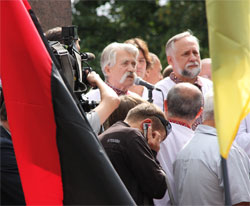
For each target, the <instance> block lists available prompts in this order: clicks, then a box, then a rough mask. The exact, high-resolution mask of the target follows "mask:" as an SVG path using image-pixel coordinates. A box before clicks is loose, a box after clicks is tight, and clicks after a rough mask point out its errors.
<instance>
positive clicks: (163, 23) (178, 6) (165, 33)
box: [73, 0, 208, 75]
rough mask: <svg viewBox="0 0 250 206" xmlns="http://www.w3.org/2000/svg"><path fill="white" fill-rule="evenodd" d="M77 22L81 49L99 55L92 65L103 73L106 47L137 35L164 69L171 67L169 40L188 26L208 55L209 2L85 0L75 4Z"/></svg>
mask: <svg viewBox="0 0 250 206" xmlns="http://www.w3.org/2000/svg"><path fill="white" fill-rule="evenodd" d="M100 14H104V15H100ZM73 24H74V25H77V26H78V33H79V36H80V38H81V50H82V51H89V52H92V53H94V54H95V55H96V56H97V58H96V60H95V61H94V62H90V65H91V66H92V67H93V69H94V70H95V71H97V72H98V73H99V74H101V75H102V73H101V69H100V66H99V65H100V63H99V62H100V60H99V58H100V55H101V52H102V50H103V49H104V47H105V46H107V45H108V44H109V43H111V42H113V41H117V42H124V41H125V40H127V39H129V38H134V37H141V38H142V39H144V40H145V41H146V42H147V43H148V47H149V50H150V51H151V52H154V53H156V54H157V55H158V56H159V57H160V59H161V63H162V66H163V68H164V67H165V66H167V61H166V55H165V44H166V42H167V41H168V39H169V38H170V37H172V36H173V35H175V34H177V33H180V32H183V31H185V30H187V29H190V30H192V31H193V33H194V35H195V36H197V37H198V39H199V40H200V47H201V56H202V58H204V57H208V34H207V20H206V12H205V1H180V0H177V1H176V0H170V1H168V2H167V4H166V5H164V6H160V5H159V0H143V1H142V0H137V1H133V0H127V1H124V0H123V1H121V0H119V1H117V0H116V1H115V0H110V1H108V0H99V1H93V0H91V1H86V0H81V1H79V2H78V3H76V5H75V12H74V13H73Z"/></svg>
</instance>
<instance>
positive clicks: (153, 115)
mask: <svg viewBox="0 0 250 206" xmlns="http://www.w3.org/2000/svg"><path fill="white" fill-rule="evenodd" d="M159 117H160V118H161V119H165V114H164V112H163V111H162V110H161V109H160V108H159V107H158V106H156V105H154V104H152V103H149V102H145V103H142V104H139V105H137V106H136V107H134V108H133V109H131V110H130V111H129V112H128V114H127V116H126V120H128V121H130V122H138V121H141V120H144V119H146V118H149V119H151V120H152V129H153V130H166V129H165V126H166V125H163V124H162V122H161V120H160V118H159ZM165 120H166V119H165ZM166 134H167V133H166Z"/></svg>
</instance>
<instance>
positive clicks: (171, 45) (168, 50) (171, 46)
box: [166, 30, 200, 56]
mask: <svg viewBox="0 0 250 206" xmlns="http://www.w3.org/2000/svg"><path fill="white" fill-rule="evenodd" d="M184 37H193V38H194V40H195V41H196V43H197V45H198V48H199V50H200V46H199V40H198V39H197V37H195V36H194V35H193V34H192V32H191V31H190V30H188V31H185V32H182V33H180V34H176V35H175V36H173V37H172V38H171V39H169V40H168V42H167V44H166V55H167V56H171V54H172V52H173V50H174V49H175V45H174V44H175V42H176V41H178V40H180V39H182V38H184Z"/></svg>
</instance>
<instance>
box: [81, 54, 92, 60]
mask: <svg viewBox="0 0 250 206" xmlns="http://www.w3.org/2000/svg"><path fill="white" fill-rule="evenodd" d="M81 58H82V60H83V61H88V60H93V59H95V55H94V54H93V53H90V52H83V53H81Z"/></svg>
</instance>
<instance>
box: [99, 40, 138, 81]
mask: <svg viewBox="0 0 250 206" xmlns="http://www.w3.org/2000/svg"><path fill="white" fill-rule="evenodd" d="M119 50H125V51H127V52H128V53H130V54H132V55H133V56H134V57H135V58H137V56H138V54H139V50H138V49H137V48H136V47H135V46H134V45H132V44H126V43H118V42H113V43H111V44H109V45H108V46H106V47H105V48H104V50H103V51H102V55H101V68H102V73H103V75H104V77H105V79H106V73H105V67H106V66H107V65H109V66H111V67H112V66H114V65H115V63H116V54H117V51H119Z"/></svg>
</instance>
